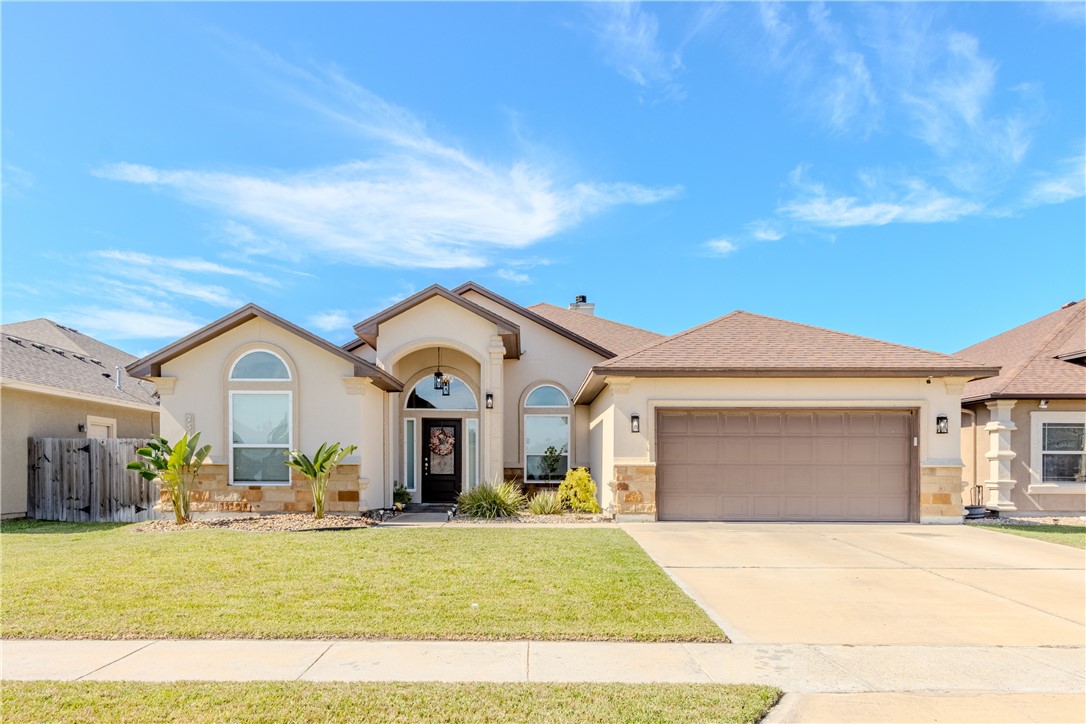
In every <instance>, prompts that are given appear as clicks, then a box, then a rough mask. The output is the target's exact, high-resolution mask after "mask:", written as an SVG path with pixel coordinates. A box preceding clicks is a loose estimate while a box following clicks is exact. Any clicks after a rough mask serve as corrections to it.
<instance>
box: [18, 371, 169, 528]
mask: <svg viewBox="0 0 1086 724" xmlns="http://www.w3.org/2000/svg"><path fill="white" fill-rule="evenodd" d="M87 416H94V417H104V418H109V419H112V420H116V422H117V426H116V436H117V437H133V438H145V437H150V436H151V435H153V434H154V433H156V432H158V413H157V412H149V411H146V410H137V409H132V408H129V407H121V406H118V405H108V404H102V403H97V402H89V401H87V400H82V399H75V398H71V397H61V396H55V395H46V394H40V393H36V392H28V391H26V390H17V389H11V388H3V389H0V430H2V431H3V440H2V441H0V448H2V452H0V517H3V518H18V517H22V516H25V515H26V491H27V438H31V437H86V433H85V432H79V429H78V427H77V426H78V425H79V424H86V422H87Z"/></svg>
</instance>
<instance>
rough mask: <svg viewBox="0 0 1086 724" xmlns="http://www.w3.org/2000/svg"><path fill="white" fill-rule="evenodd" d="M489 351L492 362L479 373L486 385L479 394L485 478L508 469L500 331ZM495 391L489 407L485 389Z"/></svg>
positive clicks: (503, 354) (488, 478) (492, 392)
mask: <svg viewBox="0 0 1086 724" xmlns="http://www.w3.org/2000/svg"><path fill="white" fill-rule="evenodd" d="M487 351H488V352H489V353H490V364H489V365H487V367H488V370H487V372H488V373H487V374H484V375H480V377H481V378H482V381H483V383H484V385H485V387H484V389H482V390H480V392H481V393H482V394H481V395H480V396H479V397H480V399H479V413H480V414H481V415H482V417H483V420H484V421H485V422H484V423H483V424H484V426H485V427H484V430H485V431H484V432H483V440H485V449H484V450H482V451H481V453H482V455H481V457H482V458H483V465H482V468H483V471H482V472H483V480H493V479H494V478H495V477H498V476H501V475H503V474H504V473H505V461H504V459H503V458H504V457H505V448H504V436H503V433H504V425H505V423H504V416H503V414H502V410H504V409H505V404H506V402H507V400H506V399H505V395H503V394H502V392H503V384H502V382H503V377H504V375H503V372H504V365H505V343H504V342H503V341H502V338H501V336H500V335H497V334H496V335H494V336H493V337H491V338H490V348H489V349H488V350H487ZM488 392H489V393H491V394H492V395H494V409H492V410H488V409H486V405H485V404H484V403H483V401H484V400H485V399H486V393H488Z"/></svg>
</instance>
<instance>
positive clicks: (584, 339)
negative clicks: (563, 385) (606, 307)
mask: <svg viewBox="0 0 1086 724" xmlns="http://www.w3.org/2000/svg"><path fill="white" fill-rule="evenodd" d="M468 292H475V293H476V294H479V295H481V296H484V297H486V298H487V299H489V300H490V301H492V302H495V303H497V304H500V305H502V306H503V307H505V308H506V309H509V310H510V311H513V312H515V313H517V314H519V315H521V316H522V317H525V318H526V319H530V320H532V321H533V322H535V323H536V324H539V325H540V326H543V327H546V328H547V329H549V330H551V331H552V332H554V333H556V334H560V335H561V336H563V337H565V338H566V339H568V340H570V341H572V342H576V343H577V344H579V345H581V346H582V347H585V348H586V349H589V350H591V351H592V352H595V353H596V354H598V355H600V356H601V357H608V358H610V357H614V356H615V352H614V351H613V350H611V349H610V348H609V347H607V346H606V345H602V344H600V343H599V342H598V341H597V340H594V339H592V338H591V337H588V336H586V335H582V334H578V333H577V332H576V331H574V330H572V329H570V328H569V327H567V326H564V325H562V324H559V323H556V322H555V321H554V320H552V319H549V318H548V317H547V316H546V315H542V314H539V313H538V312H537V311H535V309H534V308H529V307H522V306H521V305H519V304H517V303H516V302H514V301H511V300H509V299H506V298H505V297H503V296H501V295H500V294H496V293H494V292H492V291H490V290H489V289H487V288H486V287H484V286H482V285H480V284H476V283H475V282H465V283H464V284H461V285H460V286H458V287H456V288H455V289H453V290H452V293H453V294H456V295H457V296H463V295H464V294H467V293H468ZM537 306H538V305H537ZM548 306H549V305H548ZM586 316H587V315H586ZM601 321H604V322H606V321H607V320H601ZM612 324H614V323H613V322H612Z"/></svg>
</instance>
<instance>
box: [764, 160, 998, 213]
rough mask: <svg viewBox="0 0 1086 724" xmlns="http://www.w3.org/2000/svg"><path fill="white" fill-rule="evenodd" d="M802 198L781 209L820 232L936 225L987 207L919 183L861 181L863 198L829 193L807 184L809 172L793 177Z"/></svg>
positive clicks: (797, 172) (799, 170)
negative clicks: (845, 228) (852, 228)
mask: <svg viewBox="0 0 1086 724" xmlns="http://www.w3.org/2000/svg"><path fill="white" fill-rule="evenodd" d="M791 180H792V184H793V185H794V186H795V187H796V188H797V189H798V190H799V196H798V197H797V198H795V199H793V200H791V201H788V202H785V203H784V204H782V205H781V206H780V207H778V209H777V212H778V213H779V214H781V215H782V216H785V217H788V218H791V219H795V220H797V221H801V222H805V223H808V224H811V225H813V226H817V227H830V228H843V227H850V226H884V225H886V224H890V223H894V222H901V223H919V224H932V223H938V222H945V221H956V220H958V219H960V218H963V217H965V216H970V215H973V214H976V213H978V212H980V211H981V210H982V209H983V208H984V207H983V204H980V203H978V202H975V201H971V200H969V199H965V198H961V197H956V196H952V195H948V194H945V193H943V192H941V191H939V190H938V189H935V188H932V187H931V186H929V185H928V184H927V183H926V182H924V181H923V180H920V179H916V178H906V179H902V180H900V181H897V182H895V183H893V184H889V185H887V186H884V185H882V184H878V183H877V182H876V180H875V179H874V178H873V177H871V176H866V177H862V178H861V179H860V184H859V185H860V186H861V187H862V188H863V187H866V191H867V194H866V195H865V196H864V197H859V196H856V195H850V194H847V193H840V192H834V191H830V190H827V189H826V187H825V186H824V185H822V184H819V183H814V182H811V181H809V180H807V168H806V167H803V166H800V167H798V168H796V169H795V170H794V171H793V172H792V174H791Z"/></svg>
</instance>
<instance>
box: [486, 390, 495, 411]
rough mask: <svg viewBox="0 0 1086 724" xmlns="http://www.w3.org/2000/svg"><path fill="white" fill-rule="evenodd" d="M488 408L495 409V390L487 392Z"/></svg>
mask: <svg viewBox="0 0 1086 724" xmlns="http://www.w3.org/2000/svg"><path fill="white" fill-rule="evenodd" d="M486 409H488V410H493V409H494V393H493V392H488V393H486Z"/></svg>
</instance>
